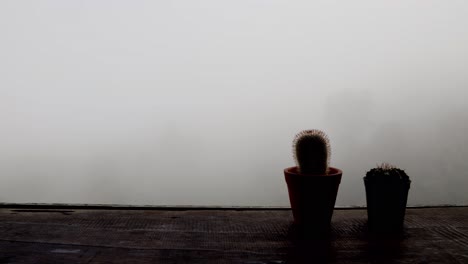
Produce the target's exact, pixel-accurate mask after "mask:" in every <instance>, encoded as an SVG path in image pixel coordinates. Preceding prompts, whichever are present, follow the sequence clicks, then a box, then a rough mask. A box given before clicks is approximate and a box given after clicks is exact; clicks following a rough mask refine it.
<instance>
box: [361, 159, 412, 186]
mask: <svg viewBox="0 0 468 264" xmlns="http://www.w3.org/2000/svg"><path fill="white" fill-rule="evenodd" d="M364 179H366V180H368V181H378V180H382V181H385V180H388V181H392V180H393V181H397V180H401V181H406V182H408V181H409V177H408V175H407V174H406V173H405V171H404V170H402V169H399V168H397V167H395V166H393V165H391V164H389V163H385V162H384V163H382V164H380V165H378V166H377V167H376V168H373V169H371V170H370V171H368V172H367V173H366V177H364Z"/></svg>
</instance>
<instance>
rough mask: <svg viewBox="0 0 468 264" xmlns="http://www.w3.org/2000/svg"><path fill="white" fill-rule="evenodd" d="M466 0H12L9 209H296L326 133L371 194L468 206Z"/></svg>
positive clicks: (6, 121) (342, 199) (345, 184)
mask: <svg viewBox="0 0 468 264" xmlns="http://www.w3.org/2000/svg"><path fill="white" fill-rule="evenodd" d="M467 14H468V2H467V1H456V0H454V1H406V0H405V1H403V0H401V1H370V0H366V1H266V0H263V1H259V0H248V1H247V0H245V1H244V0H240V1H239V0H236V1H234V0H231V1H227V0H212V1H188V0H187V1H111V0H108V1H99V0H98V1H94V0H93V1H91V0H89V1H59V0H57V1H1V2H0V203H4V202H8V203H25V202H27V203H29V202H33V203H95V204H104V203H107V204H132V205H207V206H210V205H221V206H288V205H289V200H288V197H287V189H286V185H285V181H284V176H283V169H284V168H286V167H289V166H293V165H294V161H293V158H292V152H291V144H292V140H293V137H294V135H295V134H296V133H297V132H299V131H300V130H303V129H312V128H317V129H322V130H324V131H325V132H327V133H328V135H329V137H330V141H331V147H332V157H331V165H332V166H334V167H338V168H340V169H342V170H343V180H342V183H341V186H340V190H339V194H338V199H337V206H354V205H364V204H365V193H364V185H363V181H362V177H363V176H364V175H365V173H366V171H368V170H369V169H371V168H372V167H374V166H375V165H376V164H377V163H380V162H389V163H392V164H394V165H396V166H399V167H401V168H402V169H405V171H406V172H407V173H408V175H409V176H410V178H411V179H412V186H411V189H410V194H409V201H408V203H409V205H439V204H459V205H462V204H463V205H467V204H468V192H466V189H467V186H468V175H467V174H468V173H467V171H468V162H467V161H468V149H467V145H468V136H467V135H468V133H467V131H468V105H467V104H466V97H467V96H468V92H467V91H468V90H467V89H468V16H467Z"/></svg>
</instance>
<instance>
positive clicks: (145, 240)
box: [0, 207, 468, 264]
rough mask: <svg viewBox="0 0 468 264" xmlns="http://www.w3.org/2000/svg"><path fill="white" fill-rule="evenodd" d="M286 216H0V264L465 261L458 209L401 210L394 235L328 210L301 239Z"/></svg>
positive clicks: (465, 225) (7, 212)
mask: <svg viewBox="0 0 468 264" xmlns="http://www.w3.org/2000/svg"><path fill="white" fill-rule="evenodd" d="M291 222H292V218H291V212H290V211H289V210H241V209H237V210H134V209H132V210H116V209H112V210H103V209H76V208H68V209H67V208H62V209H57V208H55V209H44V208H40V209H34V208H33V209H30V208H2V209H0V263H250V264H254V263H311V262H313V263H317V262H328V263H395V262H397V263H468V207H442V208H422V209H408V210H407V217H406V230H405V232H404V234H403V235H402V236H400V237H387V238H381V237H380V238H379V237H375V236H369V235H368V234H367V232H366V230H367V229H366V222H367V215H366V212H365V210H362V209H355V210H335V213H334V216H333V220H332V230H331V233H330V235H329V236H328V237H326V238H320V239H303V238H301V237H299V236H298V234H297V230H296V229H295V228H294V227H293V226H292V224H291Z"/></svg>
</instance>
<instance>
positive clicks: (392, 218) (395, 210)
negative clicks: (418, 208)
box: [364, 179, 411, 232]
mask: <svg viewBox="0 0 468 264" xmlns="http://www.w3.org/2000/svg"><path fill="white" fill-rule="evenodd" d="M364 185H365V187H366V201H367V218H368V225H369V229H370V230H371V231H375V232H399V231H402V230H403V223H404V219H405V211H406V203H407V200H408V192H409V188H410V185H411V181H401V180H386V179H382V180H379V181H370V180H367V179H364Z"/></svg>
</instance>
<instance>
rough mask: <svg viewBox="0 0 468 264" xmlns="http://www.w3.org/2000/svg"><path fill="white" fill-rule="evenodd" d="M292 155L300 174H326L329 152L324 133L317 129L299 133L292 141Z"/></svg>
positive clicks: (327, 140)
mask: <svg viewBox="0 0 468 264" xmlns="http://www.w3.org/2000/svg"><path fill="white" fill-rule="evenodd" d="M293 153H294V160H295V161H296V165H297V167H298V170H299V172H300V173H302V174H313V175H324V174H327V173H328V165H329V158H330V154H331V150H330V141H329V139H328V136H327V134H325V132H323V131H321V130H318V129H312V130H304V131H301V132H299V133H298V134H297V135H296V137H295V138H294V141H293Z"/></svg>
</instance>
